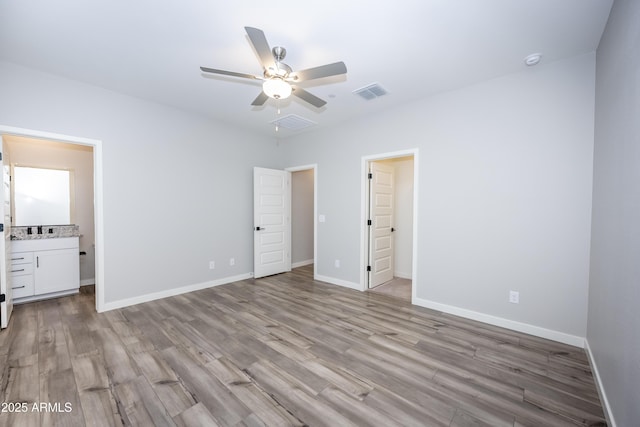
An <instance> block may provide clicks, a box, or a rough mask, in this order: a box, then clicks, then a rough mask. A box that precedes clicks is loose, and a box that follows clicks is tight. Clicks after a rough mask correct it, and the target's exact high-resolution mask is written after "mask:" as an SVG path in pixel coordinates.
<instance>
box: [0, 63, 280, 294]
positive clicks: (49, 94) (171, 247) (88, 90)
mask: <svg viewBox="0 0 640 427" xmlns="http://www.w3.org/2000/svg"><path fill="white" fill-rule="evenodd" d="M0 93H2V96H1V97H0V121H1V123H2V124H3V125H7V126H14V127H21V128H26V129H34V130H39V131H47V132H55V133H60V134H65V135H72V136H79V137H86V138H95V139H99V140H102V142H103V164H104V171H103V178H104V195H103V199H104V234H105V239H104V275H105V301H106V303H110V302H114V301H119V300H123V299H127V298H133V297H138V296H141V295H146V294H151V293H155V292H161V291H166V290H170V289H175V288H179V287H182V286H189V285H197V284H200V283H206V282H209V281H212V280H215V279H219V278H226V277H232V276H234V275H240V274H246V273H250V272H252V271H253V196H252V193H253V190H252V188H253V167H254V166H263V167H282V165H281V162H280V161H279V160H278V157H279V156H281V154H280V153H279V149H278V147H277V146H276V143H275V141H273V142H272V141H268V140H265V138H264V137H263V136H259V135H256V134H253V133H249V132H246V131H243V130H241V129H237V128H233V127H229V126H227V125H225V124H222V123H219V122H215V121H211V120H207V119H205V118H204V117H199V116H195V115H193V114H188V113H186V112H183V111H180V110H177V109H173V108H169V107H165V106H162V105H159V104H155V103H152V102H147V101H143V100H140V99H136V98H133V97H129V96H124V95H121V94H118V93H115V92H111V91H108V90H104V89H101V88H98V87H95V86H89V85H86V84H83V83H79V82H74V81H71V80H67V79H64V78H60V77H56V76H53V75H50V74H43V73H40V72H37V71H35V70H32V69H28V68H23V67H18V66H15V65H12V64H8V63H0ZM231 257H234V258H235V260H236V263H235V265H234V266H230V265H229V258H231ZM210 260H214V261H216V269H215V270H210V269H209V261H210Z"/></svg>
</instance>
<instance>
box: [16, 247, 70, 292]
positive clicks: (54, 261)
mask: <svg viewBox="0 0 640 427" xmlns="http://www.w3.org/2000/svg"><path fill="white" fill-rule="evenodd" d="M10 274H11V282H10V283H11V287H12V291H13V300H14V302H15V303H20V302H28V301H35V300H38V299H45V298H52V297H58V296H63V295H68V294H73V293H77V292H78V290H79V288H80V258H79V239H78V237H65V238H50V239H34V240H14V241H12V242H11V270H10Z"/></svg>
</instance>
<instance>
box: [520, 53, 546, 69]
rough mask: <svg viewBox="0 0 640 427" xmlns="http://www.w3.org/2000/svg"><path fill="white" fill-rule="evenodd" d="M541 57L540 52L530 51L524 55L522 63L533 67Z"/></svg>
mask: <svg viewBox="0 0 640 427" xmlns="http://www.w3.org/2000/svg"><path fill="white" fill-rule="evenodd" d="M541 59H542V54H541V53H532V54H531V55H527V56H525V58H524V64H525V65H526V66H527V67H533V66H534V65H538V63H539V62H540V60H541Z"/></svg>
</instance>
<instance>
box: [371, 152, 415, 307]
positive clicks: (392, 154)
mask: <svg viewBox="0 0 640 427" xmlns="http://www.w3.org/2000/svg"><path fill="white" fill-rule="evenodd" d="M418 151H419V150H418V148H412V149H408V150H400V151H393V152H388V153H379V154H371V155H366V156H362V159H361V166H360V169H361V172H360V176H361V181H360V218H361V221H360V224H361V227H360V286H361V290H362V291H366V290H367V289H368V284H367V261H368V255H369V254H368V244H369V227H368V225H367V219H368V218H367V212H368V204H369V182H368V181H369V180H368V177H367V175H368V173H369V163H371V162H376V161H380V160H387V159H394V158H397V157H413V224H412V227H413V230H412V234H413V242H412V249H413V250H412V252H413V260H412V262H411V276H412V277H411V280H412V286H411V302H412V303H413V302H414V301H415V300H416V288H417V284H418V262H417V260H418V194H419V192H418V177H419V173H418V172H419V171H418V169H419V168H418V166H419V161H418V160H419V158H418V154H419V153H418Z"/></svg>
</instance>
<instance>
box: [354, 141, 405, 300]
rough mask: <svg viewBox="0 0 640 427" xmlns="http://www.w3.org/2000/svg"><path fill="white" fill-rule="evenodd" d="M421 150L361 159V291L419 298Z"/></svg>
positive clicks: (402, 297)
mask: <svg viewBox="0 0 640 427" xmlns="http://www.w3.org/2000/svg"><path fill="white" fill-rule="evenodd" d="M416 157H417V150H412V151H408V152H396V153H388V154H382V155H377V156H369V157H365V158H363V169H364V174H363V175H364V176H365V179H364V184H363V213H364V221H363V223H364V228H363V232H362V234H363V248H362V253H363V263H364V266H365V268H364V274H363V289H364V290H368V291H371V292H377V293H382V294H386V295H389V296H393V297H397V298H400V299H403V300H405V301H412V300H413V298H414V297H415V279H416V277H415V274H416V268H415V265H414V264H415V261H414V260H415V258H416V255H415V254H416V248H417V246H416V238H415V235H416V224H415V218H416V217H417V214H416V208H417V200H416V194H417V193H416V191H415V188H416V182H417V180H416V176H417V174H416V163H417V162H416Z"/></svg>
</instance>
